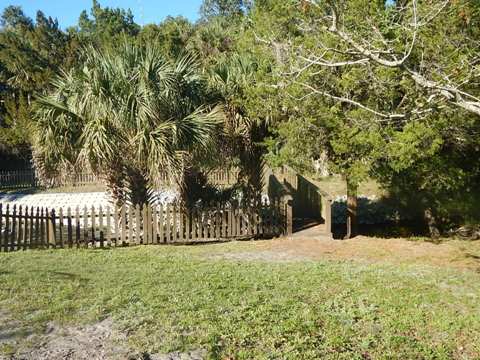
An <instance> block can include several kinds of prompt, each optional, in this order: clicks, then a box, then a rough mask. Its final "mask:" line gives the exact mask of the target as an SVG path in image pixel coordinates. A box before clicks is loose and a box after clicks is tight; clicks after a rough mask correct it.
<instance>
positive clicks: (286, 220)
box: [0, 199, 292, 252]
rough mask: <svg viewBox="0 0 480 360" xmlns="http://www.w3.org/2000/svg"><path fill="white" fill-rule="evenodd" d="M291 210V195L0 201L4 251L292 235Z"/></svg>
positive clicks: (0, 239)
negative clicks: (210, 200) (69, 204)
mask: <svg viewBox="0 0 480 360" xmlns="http://www.w3.org/2000/svg"><path fill="white" fill-rule="evenodd" d="M287 200H288V199H287ZM291 213H292V212H291V202H289V201H285V199H281V200H279V199H275V200H272V201H270V202H268V203H267V202H263V203H262V204H258V205H257V206H239V207H232V206H227V205H221V204H215V205H212V206H208V207H202V208H193V209H190V210H187V211H186V210H182V209H181V208H180V207H179V206H178V205H177V204H167V205H159V206H144V207H143V208H140V207H139V206H137V207H133V206H123V207H115V208H110V207H107V208H105V209H103V208H101V207H100V208H98V209H95V208H93V207H92V208H87V207H84V208H83V209H80V208H78V207H77V208H76V209H70V208H67V209H62V208H60V209H58V210H50V209H47V208H43V207H37V208H34V207H22V206H16V205H13V206H11V205H9V204H0V230H1V231H0V251H3V252H8V251H17V250H26V249H57V248H65V247H93V248H96V247H117V246H131V245H139V244H172V243H197V242H210V241H228V240H234V239H249V238H271V237H275V236H280V235H283V234H291V227H292V221H291Z"/></svg>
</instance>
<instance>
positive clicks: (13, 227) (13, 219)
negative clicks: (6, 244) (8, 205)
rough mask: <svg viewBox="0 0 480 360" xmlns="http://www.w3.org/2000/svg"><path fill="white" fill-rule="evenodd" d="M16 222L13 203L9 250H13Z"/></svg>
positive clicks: (15, 207) (15, 209) (15, 208)
mask: <svg viewBox="0 0 480 360" xmlns="http://www.w3.org/2000/svg"><path fill="white" fill-rule="evenodd" d="M16 222H17V205H16V204H14V205H13V211H12V231H11V233H10V251H14V250H15V236H16Z"/></svg>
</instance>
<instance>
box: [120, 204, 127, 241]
mask: <svg viewBox="0 0 480 360" xmlns="http://www.w3.org/2000/svg"><path fill="white" fill-rule="evenodd" d="M126 218H127V212H126V210H125V205H122V212H121V224H122V225H121V228H122V235H121V242H122V246H125V244H126V243H127V239H126V237H127V219H126Z"/></svg>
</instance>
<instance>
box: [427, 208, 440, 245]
mask: <svg viewBox="0 0 480 360" xmlns="http://www.w3.org/2000/svg"><path fill="white" fill-rule="evenodd" d="M423 216H424V218H425V221H426V223H427V226H428V231H429V233H430V237H431V238H432V239H438V238H439V237H440V230H439V229H438V225H437V219H436V218H435V215H434V214H433V211H432V209H431V208H426V209H425V210H424V212H423Z"/></svg>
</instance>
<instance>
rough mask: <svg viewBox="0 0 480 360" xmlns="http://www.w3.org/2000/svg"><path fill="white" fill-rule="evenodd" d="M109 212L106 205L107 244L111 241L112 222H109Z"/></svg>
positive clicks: (108, 207)
mask: <svg viewBox="0 0 480 360" xmlns="http://www.w3.org/2000/svg"><path fill="white" fill-rule="evenodd" d="M110 217H111V214H110V206H107V229H106V232H107V234H106V235H107V246H111V243H112V223H111V218H110Z"/></svg>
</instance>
